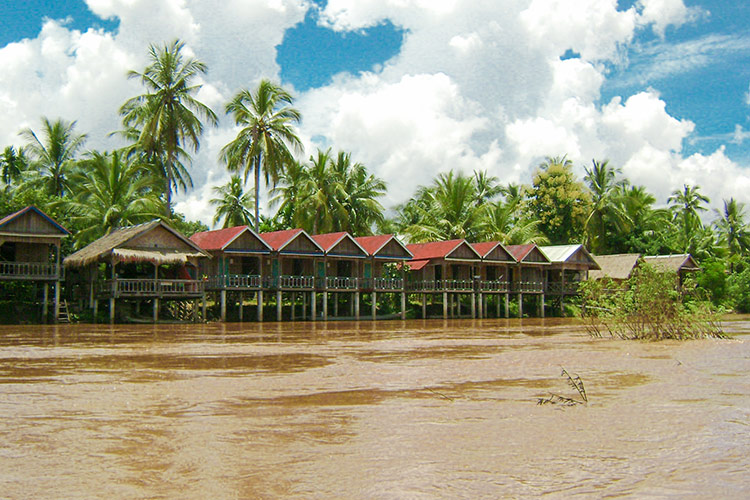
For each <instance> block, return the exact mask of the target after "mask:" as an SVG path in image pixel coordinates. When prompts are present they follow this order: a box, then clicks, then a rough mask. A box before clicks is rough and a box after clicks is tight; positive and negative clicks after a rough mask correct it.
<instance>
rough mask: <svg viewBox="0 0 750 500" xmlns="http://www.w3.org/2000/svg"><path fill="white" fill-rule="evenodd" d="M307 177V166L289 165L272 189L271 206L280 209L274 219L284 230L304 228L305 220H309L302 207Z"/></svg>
mask: <svg viewBox="0 0 750 500" xmlns="http://www.w3.org/2000/svg"><path fill="white" fill-rule="evenodd" d="M307 176H308V172H307V168H306V167H305V165H304V164H303V163H301V162H298V161H294V162H292V163H290V164H289V165H287V167H286V168H285V169H284V171H283V172H282V173H281V175H280V176H279V181H278V183H277V184H276V186H274V188H273V189H271V199H270V200H269V206H270V207H271V208H273V207H276V206H278V207H279V208H278V210H277V211H276V215H275V217H274V219H275V220H276V221H277V223H278V224H279V225H280V226H281V227H282V228H284V229H292V228H297V227H303V224H304V220H305V219H306V218H307V215H306V214H305V213H304V207H303V206H302V201H303V199H304V196H305V192H304V188H305V183H306V182H307ZM261 219H262V217H261ZM261 222H262V220H261Z"/></svg>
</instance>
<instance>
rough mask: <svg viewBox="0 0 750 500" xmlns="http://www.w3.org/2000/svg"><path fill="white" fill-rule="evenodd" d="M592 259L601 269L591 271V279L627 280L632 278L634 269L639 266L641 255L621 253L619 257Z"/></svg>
mask: <svg viewBox="0 0 750 500" xmlns="http://www.w3.org/2000/svg"><path fill="white" fill-rule="evenodd" d="M592 257H594V260H596V262H597V264H599V268H600V269H599V270H593V269H592V270H591V271H589V279H592V280H596V279H600V278H611V279H614V280H626V279H628V278H630V275H631V274H632V272H633V269H635V267H636V266H637V265H638V259H640V257H641V254H638V253H621V254H617V255H593V256H592Z"/></svg>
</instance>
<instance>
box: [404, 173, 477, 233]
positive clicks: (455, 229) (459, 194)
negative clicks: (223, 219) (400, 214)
mask: <svg viewBox="0 0 750 500" xmlns="http://www.w3.org/2000/svg"><path fill="white" fill-rule="evenodd" d="M417 198H418V201H417V203H415V204H413V205H412V207H411V209H412V210H414V211H415V215H416V219H417V222H416V223H414V224H412V225H410V226H408V227H406V228H404V229H403V231H404V232H405V233H406V234H407V235H408V236H409V241H411V242H412V243H421V242H425V241H434V240H440V239H445V240H449V239H454V238H466V239H475V237H476V235H477V234H478V233H479V232H480V224H481V212H482V210H481V207H480V206H477V205H476V187H475V184H474V182H473V179H472V178H471V177H467V176H465V175H463V174H460V173H459V174H458V175H456V174H455V173H454V172H453V171H452V170H451V171H450V172H448V173H447V174H440V175H438V177H437V178H436V179H435V181H434V183H433V185H432V186H431V187H429V188H421V189H420V190H419V191H418V192H417Z"/></svg>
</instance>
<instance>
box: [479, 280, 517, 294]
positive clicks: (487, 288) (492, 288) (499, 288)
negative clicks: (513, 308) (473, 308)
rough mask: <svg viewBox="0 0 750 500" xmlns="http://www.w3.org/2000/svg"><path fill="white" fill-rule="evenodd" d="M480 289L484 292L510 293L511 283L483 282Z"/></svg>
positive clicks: (499, 281)
mask: <svg viewBox="0 0 750 500" xmlns="http://www.w3.org/2000/svg"><path fill="white" fill-rule="evenodd" d="M479 288H480V289H481V290H482V291H483V292H506V293H507V292H509V291H510V282H508V281H501V280H492V281H481V282H480V283H479Z"/></svg>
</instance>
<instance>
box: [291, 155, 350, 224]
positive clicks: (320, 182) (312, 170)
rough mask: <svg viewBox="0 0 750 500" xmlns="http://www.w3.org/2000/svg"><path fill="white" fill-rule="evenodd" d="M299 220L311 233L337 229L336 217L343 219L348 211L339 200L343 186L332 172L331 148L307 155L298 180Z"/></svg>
mask: <svg viewBox="0 0 750 500" xmlns="http://www.w3.org/2000/svg"><path fill="white" fill-rule="evenodd" d="M302 193H303V196H302V203H301V214H300V215H301V217H300V219H301V222H302V225H301V227H303V228H304V229H306V230H307V231H311V232H312V234H319V233H329V232H332V231H337V230H339V226H338V225H337V220H341V219H343V220H346V219H348V217H349V214H348V213H347V211H346V208H345V207H344V206H343V204H342V203H341V200H342V198H343V186H342V184H341V180H340V179H339V178H338V176H337V175H336V174H335V173H334V172H333V158H332V157H331V150H330V149H328V150H326V151H321V150H318V153H317V155H316V156H311V157H310V164H309V165H308V167H307V168H306V175H305V180H304V182H303V184H302Z"/></svg>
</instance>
